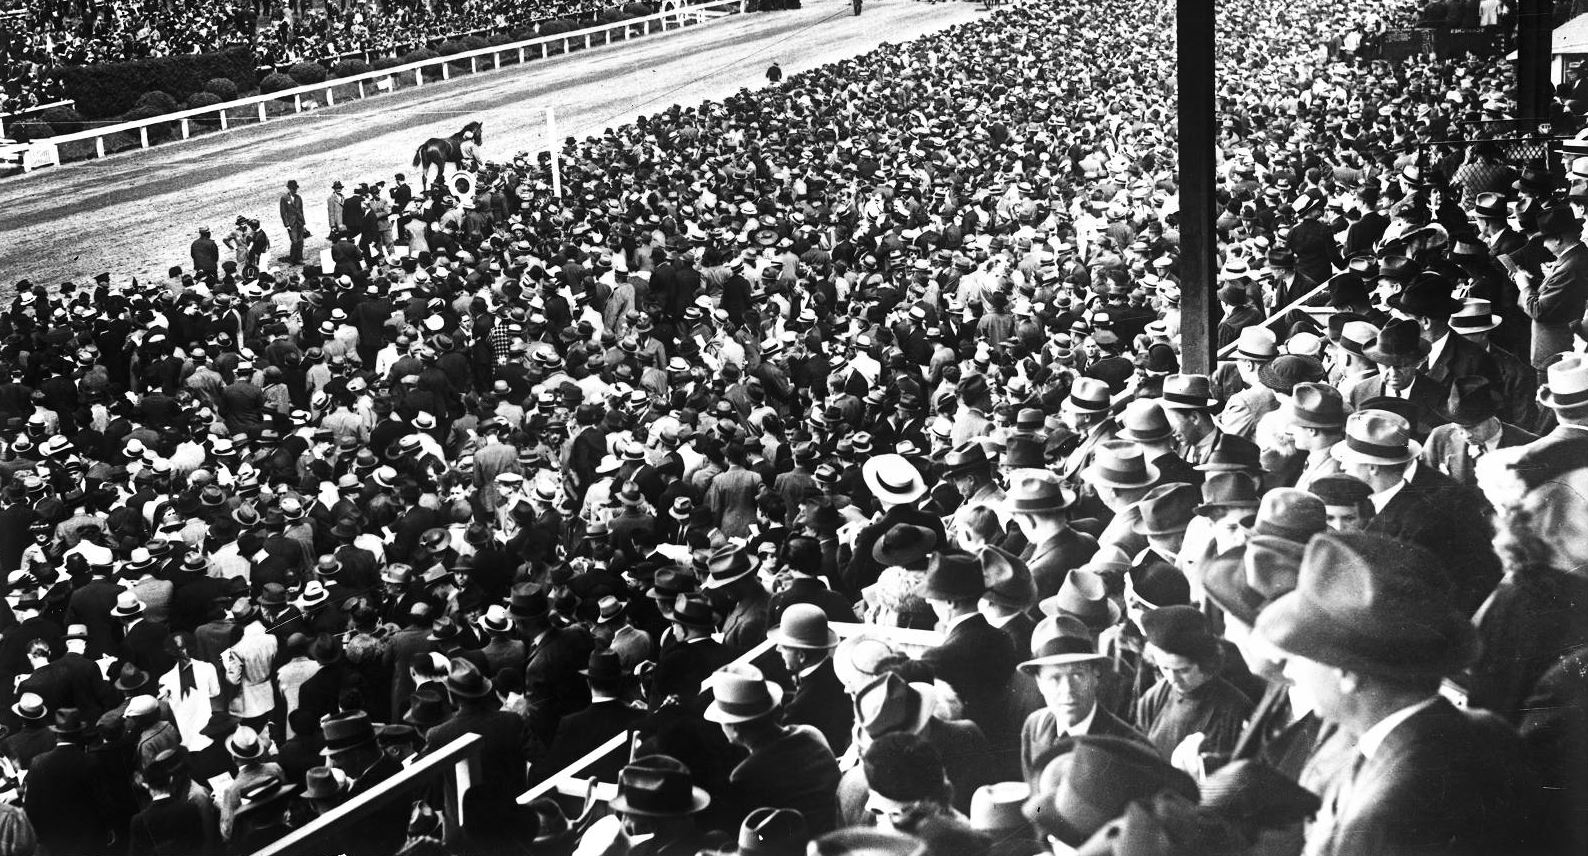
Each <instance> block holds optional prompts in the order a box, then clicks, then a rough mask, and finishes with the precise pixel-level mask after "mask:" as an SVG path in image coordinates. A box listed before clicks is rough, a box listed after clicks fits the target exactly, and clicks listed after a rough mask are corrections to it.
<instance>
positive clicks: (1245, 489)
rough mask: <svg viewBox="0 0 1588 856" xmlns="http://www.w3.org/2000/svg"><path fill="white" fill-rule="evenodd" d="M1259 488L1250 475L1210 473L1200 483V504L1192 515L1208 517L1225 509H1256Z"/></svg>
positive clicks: (1242, 473)
mask: <svg viewBox="0 0 1588 856" xmlns="http://www.w3.org/2000/svg"><path fill="white" fill-rule="evenodd" d="M1260 493H1261V488H1260V487H1259V485H1258V483H1257V478H1256V477H1255V476H1253V475H1252V474H1251V473H1244V472H1240V471H1236V470H1231V471H1226V472H1220V473H1212V474H1211V475H1209V476H1208V477H1207V479H1206V480H1205V481H1203V482H1202V503H1201V504H1200V505H1198V506H1197V507H1196V508H1194V509H1192V511H1193V513H1195V514H1198V515H1201V516H1203V517H1208V516H1211V515H1213V514H1216V513H1218V512H1221V511H1223V510H1224V509H1226V508H1256V507H1257V502H1258V496H1259V494H1260Z"/></svg>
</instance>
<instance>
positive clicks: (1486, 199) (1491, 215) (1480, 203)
mask: <svg viewBox="0 0 1588 856" xmlns="http://www.w3.org/2000/svg"><path fill="white" fill-rule="evenodd" d="M1472 213H1473V215H1474V216H1477V217H1481V218H1483V219H1485V220H1505V219H1508V218H1509V217H1510V216H1511V206H1510V204H1509V203H1507V202H1506V200H1505V196H1504V195H1503V194H1499V193H1480V194H1478V195H1477V197H1476V198H1475V199H1474V201H1473V206H1472Z"/></svg>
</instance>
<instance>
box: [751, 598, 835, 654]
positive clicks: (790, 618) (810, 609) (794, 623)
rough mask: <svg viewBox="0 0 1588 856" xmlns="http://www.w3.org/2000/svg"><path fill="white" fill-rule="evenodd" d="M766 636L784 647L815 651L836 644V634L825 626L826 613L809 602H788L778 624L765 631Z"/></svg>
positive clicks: (773, 642) (826, 648)
mask: <svg viewBox="0 0 1588 856" xmlns="http://www.w3.org/2000/svg"><path fill="white" fill-rule="evenodd" d="M766 638H768V639H770V640H772V644H774V645H781V646H783V647H785V648H801V649H805V650H815V651H821V650H828V649H831V648H834V647H837V645H838V634H837V633H834V632H833V631H832V628H830V627H828V626H827V613H826V612H823V611H822V608H821V607H819V606H816V605H815V604H809V603H795V604H790V605H789V607H788V608H787V609H785V610H783V616H782V619H781V621H780V622H779V623H778V625H777V626H776V627H773V628H772V629H770V630H768V631H767V634H766Z"/></svg>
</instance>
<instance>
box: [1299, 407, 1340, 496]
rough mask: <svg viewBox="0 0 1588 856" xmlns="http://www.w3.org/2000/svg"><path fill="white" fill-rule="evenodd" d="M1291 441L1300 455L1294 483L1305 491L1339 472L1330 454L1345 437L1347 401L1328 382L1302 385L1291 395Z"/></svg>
mask: <svg viewBox="0 0 1588 856" xmlns="http://www.w3.org/2000/svg"><path fill="white" fill-rule="evenodd" d="M1290 412H1291V418H1290V425H1289V435H1290V442H1291V443H1292V444H1293V445H1294V446H1295V449H1296V451H1297V452H1298V453H1300V455H1299V457H1300V461H1299V462H1298V463H1297V469H1298V470H1299V472H1297V473H1296V476H1295V479H1294V480H1293V481H1292V484H1293V485H1294V486H1295V487H1299V488H1301V489H1302V490H1306V489H1307V486H1308V485H1309V484H1311V483H1312V482H1313V481H1316V480H1317V479H1320V478H1323V477H1325V476H1330V475H1334V474H1336V473H1339V472H1340V462H1339V461H1337V460H1335V457H1334V455H1332V454H1331V453H1330V450H1332V449H1333V448H1334V446H1335V444H1336V443H1339V442H1340V441H1341V440H1342V439H1344V438H1345V416H1346V413H1345V399H1344V398H1343V397H1342V396H1341V395H1340V391H1339V390H1338V389H1336V388H1335V387H1333V386H1330V385H1329V384H1326V383H1299V384H1296V386H1295V388H1294V389H1293V390H1292V392H1291V396H1290Z"/></svg>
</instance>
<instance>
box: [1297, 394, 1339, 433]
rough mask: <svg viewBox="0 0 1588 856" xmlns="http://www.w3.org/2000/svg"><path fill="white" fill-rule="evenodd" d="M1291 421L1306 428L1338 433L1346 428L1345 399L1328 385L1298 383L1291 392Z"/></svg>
mask: <svg viewBox="0 0 1588 856" xmlns="http://www.w3.org/2000/svg"><path fill="white" fill-rule="evenodd" d="M1290 394H1291V401H1290V410H1291V420H1292V421H1293V422H1294V423H1295V424H1297V425H1300V426H1302V427H1305V428H1318V429H1323V430H1328V431H1338V430H1340V429H1342V428H1344V427H1345V416H1346V414H1345V399H1344V398H1343V397H1342V396H1341V395H1340V390H1338V389H1336V388H1334V387H1332V386H1330V385H1328V384H1326V383H1311V382H1309V383H1298V384H1296V386H1295V387H1294V388H1293V389H1292V390H1291V391H1290Z"/></svg>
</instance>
